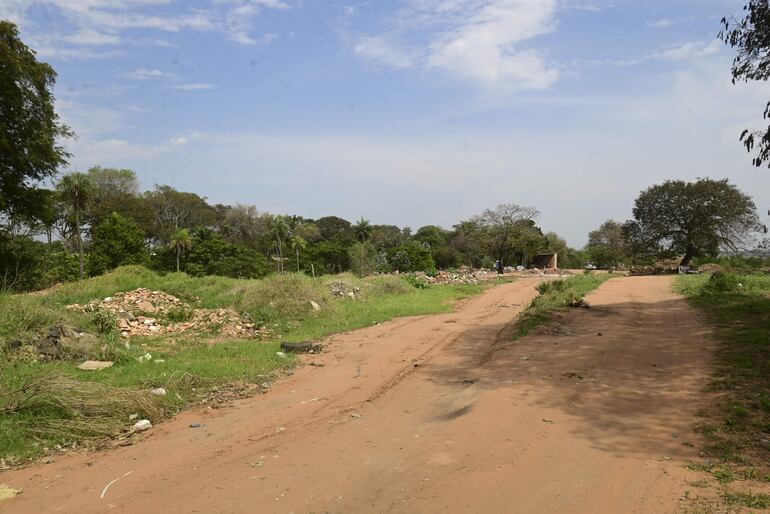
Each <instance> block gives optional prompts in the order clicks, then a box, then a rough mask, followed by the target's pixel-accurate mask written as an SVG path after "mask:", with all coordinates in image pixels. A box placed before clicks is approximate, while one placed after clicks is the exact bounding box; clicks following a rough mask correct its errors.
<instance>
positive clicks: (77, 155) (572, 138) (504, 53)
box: [0, 0, 770, 247]
mask: <svg viewBox="0 0 770 514" xmlns="http://www.w3.org/2000/svg"><path fill="white" fill-rule="evenodd" d="M741 8H742V2H741V1H740V0H633V1H632V0H611V1H610V0H608V1H605V0H367V1H356V0H349V1H337V0H193V1H182V0H0V18H5V19H10V20H12V21H14V22H16V23H17V24H18V25H19V27H20V29H21V34H22V38H23V39H24V41H25V42H26V43H27V44H28V45H29V46H30V47H32V48H33V49H34V50H36V51H37V53H38V56H39V58H40V59H41V60H44V61H46V62H48V63H50V64H51V65H53V66H54V68H55V69H56V71H57V72H58V80H57V83H56V87H55V92H56V102H57V110H58V112H59V113H60V115H61V117H62V119H63V120H64V122H65V123H67V124H68V125H70V126H71V127H72V128H73V129H74V131H75V132H76V133H77V139H76V140H72V141H69V142H68V143H67V147H68V149H69V150H70V151H71V152H72V154H73V157H72V158H71V159H70V165H69V167H68V170H81V171H83V170H87V169H88V168H89V167H91V166H94V165H99V166H106V167H124V168H131V169H133V170H135V171H136V172H137V174H138V176H139V179H140V181H141V184H142V187H143V188H144V189H150V188H152V187H153V185H154V184H156V183H157V184H169V185H171V186H173V187H175V188H177V189H180V190H185V191H193V192H196V193H198V194H200V195H201V196H205V197H206V198H207V199H208V200H209V202H211V203H225V204H235V203H242V204H253V205H256V206H257V208H258V209H259V210H261V211H268V212H273V213H276V214H298V215H303V216H306V217H311V218H318V217H321V216H326V215H338V216H342V217H345V218H347V219H349V220H357V219H359V218H360V217H362V216H363V217H365V218H367V219H370V220H371V221H372V222H373V223H377V224H395V225H399V226H410V227H412V228H414V229H416V228H418V227H420V226H422V225H427V224H435V225H440V226H444V227H447V228H450V227H451V226H452V225H454V224H456V223H457V222H458V221H460V220H462V219H466V218H468V217H470V216H472V215H474V214H477V213H480V212H481V211H483V210H484V209H486V208H489V207H494V206H496V205H498V204H501V203H516V204H520V205H525V206H533V207H536V208H537V209H538V210H539V211H540V213H541V215H540V217H539V219H538V222H539V224H540V226H541V227H542V228H543V230H544V231H550V230H553V231H556V232H558V233H559V234H560V235H562V236H563V237H565V238H566V239H567V241H568V242H569V243H570V244H571V245H573V246H576V247H580V246H582V245H583V244H584V243H585V241H586V239H587V234H588V232H589V231H590V230H593V229H595V228H596V227H598V226H599V225H600V224H601V223H602V222H603V221H604V220H606V219H618V220H625V219H628V218H630V217H631V210H632V208H633V201H634V199H635V198H636V197H637V196H638V194H639V192H640V191H642V190H643V189H645V188H647V187H649V186H651V185H654V184H656V183H660V182H662V181H664V180H667V179H686V180H691V179H694V178H697V177H711V178H715V179H721V178H729V179H730V180H731V181H732V182H733V183H734V184H736V185H737V186H738V187H740V188H741V189H742V190H743V191H745V192H747V193H749V194H750V195H752V196H753V198H754V200H755V202H756V204H757V206H758V208H759V209H760V212H762V213H766V212H767V209H768V208H770V170H767V169H764V168H763V169H757V168H754V167H753V166H752V165H751V156H750V155H749V154H748V153H747V152H746V151H745V149H744V148H743V147H742V146H741V144H740V143H739V142H738V136H739V135H740V133H741V131H742V130H743V129H744V128H749V127H752V128H761V127H762V122H763V120H762V112H763V111H764V107H765V104H766V103H767V101H768V100H770V84H765V83H753V84H738V85H733V84H732V83H731V76H730V63H731V60H732V57H733V53H732V50H731V49H729V48H727V47H725V46H724V45H723V44H721V43H720V42H719V41H718V40H717V37H716V36H717V34H718V32H719V30H720V19H721V18H722V17H723V16H725V15H730V14H735V15H736V16H737V15H740V13H741ZM765 126H766V123H765ZM763 219H764V221H768V219H767V218H766V217H764V218H763Z"/></svg>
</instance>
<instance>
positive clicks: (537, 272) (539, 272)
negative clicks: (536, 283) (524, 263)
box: [515, 268, 574, 277]
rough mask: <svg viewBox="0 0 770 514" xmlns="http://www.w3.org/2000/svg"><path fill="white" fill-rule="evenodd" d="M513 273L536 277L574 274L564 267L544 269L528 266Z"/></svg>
mask: <svg viewBox="0 0 770 514" xmlns="http://www.w3.org/2000/svg"><path fill="white" fill-rule="evenodd" d="M515 275H517V276H519V275H522V276H536V277H546V276H559V277H562V276H569V275H574V273H572V272H571V271H569V270H566V269H555V268H545V269H539V268H529V269H525V270H520V271H516V272H515Z"/></svg>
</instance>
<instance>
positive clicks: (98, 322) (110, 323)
mask: <svg viewBox="0 0 770 514" xmlns="http://www.w3.org/2000/svg"><path fill="white" fill-rule="evenodd" d="M91 324H92V325H93V326H95V327H96V330H98V331H99V333H100V334H112V333H113V332H117V330H118V318H117V317H116V316H115V315H114V314H113V313H111V312H110V311H108V310H106V309H96V310H95V311H94V312H93V313H91Z"/></svg>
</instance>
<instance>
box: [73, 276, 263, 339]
mask: <svg viewBox="0 0 770 514" xmlns="http://www.w3.org/2000/svg"><path fill="white" fill-rule="evenodd" d="M69 308H71V309H74V310H77V311H80V312H85V313H97V312H99V311H102V312H107V313H110V314H112V315H113V316H115V318H116V319H117V328H118V329H119V330H120V333H121V335H122V336H123V337H131V336H152V335H160V334H175V333H180V332H187V331H193V332H197V333H212V332H214V333H219V334H221V335H225V336H231V337H265V336H267V335H268V334H269V331H268V330H267V329H266V328H264V327H258V326H257V325H255V324H254V323H253V322H252V321H251V320H250V319H249V318H248V316H241V315H239V314H238V313H237V312H235V311H234V310H232V309H195V308H192V307H190V306H189V305H188V304H186V303H185V302H183V301H182V300H180V299H179V298H177V297H176V296H173V295H170V294H168V293H164V292H162V291H151V290H149V289H145V288H140V289H136V290H134V291H128V292H121V293H116V294H115V295H113V296H109V297H107V298H104V299H103V300H92V301H90V302H88V303H87V304H85V305H80V304H73V305H70V306H69Z"/></svg>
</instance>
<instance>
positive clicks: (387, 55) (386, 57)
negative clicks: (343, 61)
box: [353, 36, 415, 69]
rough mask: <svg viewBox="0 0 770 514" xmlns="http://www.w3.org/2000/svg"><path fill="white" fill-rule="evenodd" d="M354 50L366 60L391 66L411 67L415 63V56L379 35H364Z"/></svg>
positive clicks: (397, 67)
mask: <svg viewBox="0 0 770 514" xmlns="http://www.w3.org/2000/svg"><path fill="white" fill-rule="evenodd" d="M353 51H354V52H355V53H356V55H358V56H360V57H363V58H364V59H366V60H369V61H374V62H376V63H379V64H383V65H385V66H388V67H390V68H396V69H399V68H409V67H411V66H413V65H414V64H415V60H414V58H413V57H412V56H411V55H410V54H409V53H408V52H407V51H406V50H403V49H401V48H397V47H396V46H394V45H393V43H392V42H391V41H389V40H388V39H386V38H384V37H379V36H364V37H362V38H360V39H359V40H358V43H357V44H356V46H355V48H354V49H353Z"/></svg>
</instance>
